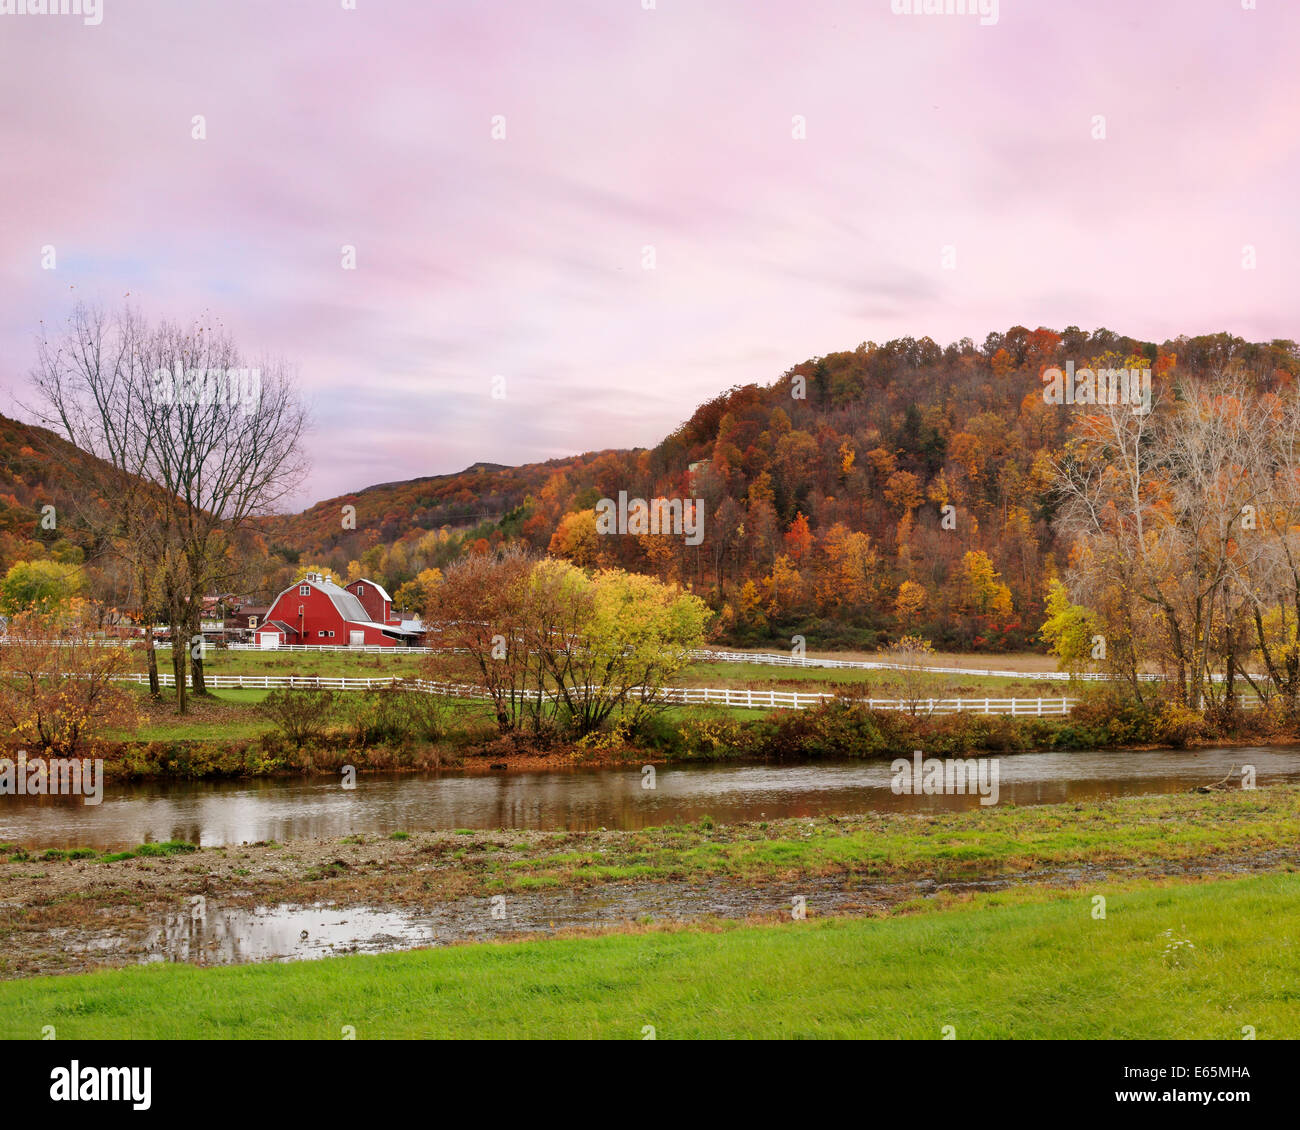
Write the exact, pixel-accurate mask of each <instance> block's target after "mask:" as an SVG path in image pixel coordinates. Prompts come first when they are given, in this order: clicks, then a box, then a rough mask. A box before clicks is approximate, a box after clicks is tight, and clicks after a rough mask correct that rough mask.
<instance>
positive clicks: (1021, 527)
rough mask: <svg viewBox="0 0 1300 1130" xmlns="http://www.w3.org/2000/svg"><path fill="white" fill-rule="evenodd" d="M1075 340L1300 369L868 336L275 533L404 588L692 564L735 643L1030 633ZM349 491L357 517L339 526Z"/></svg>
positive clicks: (1180, 370)
mask: <svg viewBox="0 0 1300 1130" xmlns="http://www.w3.org/2000/svg"><path fill="white" fill-rule="evenodd" d="M1070 360H1073V361H1074V362H1075V363H1076V365H1078V366H1086V365H1088V364H1089V363H1090V362H1094V361H1095V362H1097V363H1098V364H1099V365H1100V366H1101V367H1115V368H1118V367H1137V368H1150V369H1151V370H1152V371H1153V374H1154V382H1155V385H1156V388H1157V391H1159V390H1160V389H1161V388H1162V387H1166V386H1167V385H1168V384H1169V382H1171V381H1173V380H1175V379H1183V378H1194V377H1195V376H1197V375H1198V374H1208V373H1210V372H1212V371H1215V370H1217V369H1221V368H1224V367H1232V368H1237V369H1240V370H1242V371H1243V372H1245V373H1247V374H1249V375H1250V376H1251V377H1252V378H1253V379H1254V380H1255V381H1256V382H1257V383H1258V384H1259V385H1261V386H1267V385H1274V386H1276V385H1278V384H1281V383H1285V382H1290V381H1293V380H1295V378H1296V377H1297V375H1300V348H1297V346H1296V344H1295V343H1294V342H1292V341H1273V342H1247V341H1245V340H1244V339H1242V338H1239V337H1234V336H1233V335H1231V334H1227V333H1220V334H1212V335H1205V336H1201V337H1179V338H1175V339H1172V340H1169V341H1165V342H1159V343H1157V342H1152V341H1143V340H1141V339H1138V338H1132V337H1127V336H1125V335H1122V334H1118V333H1114V332H1112V331H1110V330H1106V329H1100V330H1096V331H1093V332H1087V331H1084V330H1081V329H1079V328H1078V327H1075V326H1070V327H1067V328H1066V329H1065V330H1062V331H1056V330H1051V329H1046V328H1042V327H1040V328H1038V329H1035V330H1031V329H1028V328H1026V327H1024V326H1013V327H1012V328H1011V329H1009V330H1008V331H1007V332H1006V333H998V332H995V333H991V334H989V335H988V336H987V337H986V338H985V340H984V342H983V343H982V344H981V345H976V344H975V343H974V342H973V341H971V340H970V339H964V340H962V341H960V342H955V343H953V344H950V345H948V346H946V347H944V346H940V345H938V344H937V343H936V342H934V341H932V340H931V339H929V338H920V339H915V338H901V339H898V340H895V341H890V342H886V343H885V344H883V345H877V344H876V343H874V342H864V343H863V344H861V345H859V346H858V347H857V348H856V349H852V350H847V351H843V352H839V353H830V354H826V355H825V356H821V357H815V358H811V359H809V360H807V361H804V362H801V363H800V364H797V365H795V366H793V367H792V368H791V369H789V370H788V371H787V372H786V373H784V374H782V375H780V376H779V377H778V378H777V379H776V380H774V381H772V382H771V383H770V384H749V385H744V386H742V387H737V388H733V389H730V390H728V391H727V392H725V393H722V394H721V395H719V396H716V397H714V398H713V399H711V400H709V401H708V402H707V403H705V404H702V405H700V406H699V407H697V408H696V409H695V410H694V411H693V413H692V414H691V415H690V417H689V418H688V419H687V420H686V421H685V423H683V424H682V425H681V426H680V427H679V428H677V429H676V430H675V431H673V432H672V433H671V434H670V435H668V436H666V437H665V438H664V439H663V440H662V441H661V442H660V443H659V444H658V445H657V446H655V447H654V448H652V449H650V450H637V451H618V450H605V451H598V452H591V453H587V454H584V455H575V456H574V457H572V458H570V459H560V460H551V461H548V462H546V463H534V464H527V465H524V466H520V467H501V466H498V465H493V464H486V465H475V466H474V467H470V468H467V469H466V470H465V471H462V472H460V473H459V474H456V475H442V476H434V477H430V478H421V479H414V480H410V481H408V482H401V483H388V484H382V485H379V486H376V487H371V488H368V489H366V490H364V491H358V492H356V493H355V494H350V495H342V496H340V497H338V498H333V499H329V500H327V501H325V502H322V503H318V504H317V505H315V506H313V507H311V508H310V509H309V510H307V511H306V512H304V513H303V514H300V515H295V516H293V517H291V518H288V519H285V520H283V521H281V522H277V524H276V529H275V531H274V533H268V539H269V540H270V541H271V542H272V548H273V550H275V549H279V550H280V551H282V552H283V553H285V554H286V556H287V555H293V556H294V559H295V560H296V559H297V557H298V556H300V555H306V556H309V557H311V558H312V559H316V560H318V562H319V563H321V564H326V565H329V566H330V567H332V568H335V569H337V570H338V571H340V572H342V571H344V570H345V569H347V568H348V566H349V563H351V562H356V563H357V565H358V566H359V567H360V568H361V569H363V570H364V572H365V573H366V575H369V576H374V577H376V578H377V579H379V580H381V581H382V582H383V583H384V584H385V585H387V586H388V587H389V589H390V591H396V590H397V588H398V587H400V586H401V585H402V584H404V583H405V582H407V581H410V580H411V579H412V578H413V577H414V576H415V575H416V574H418V573H419V572H420V571H421V570H423V569H426V568H430V567H443V566H445V565H446V563H447V562H448V561H449V560H452V559H454V557H455V556H457V555H458V554H460V553H463V552H465V551H466V550H467V549H471V548H473V547H474V546H476V545H481V544H487V545H492V544H501V543H504V542H507V541H522V542H525V543H527V544H529V545H531V546H532V547H533V548H535V549H536V550H538V551H539V552H550V553H553V554H558V555H560V556H564V557H568V558H570V559H571V560H574V561H577V562H579V563H581V564H585V565H615V566H619V567H622V568H627V569H632V570H637V571H644V572H648V573H653V574H656V575H659V576H661V577H664V578H668V579H676V580H678V581H680V582H682V583H683V584H686V585H688V586H690V587H691V588H693V589H694V590H695V591H696V592H698V593H700V594H701V595H705V596H707V597H708V598H709V599H710V601H711V602H712V603H713V605H714V607H715V608H717V609H718V610H719V612H720V613H722V616H721V620H722V622H723V625H724V628H725V631H726V634H727V637H728V638H730V639H731V640H733V641H735V642H746V641H749V642H759V641H770V642H777V641H784V643H785V645H786V646H788V642H789V639H790V638H791V637H792V636H794V635H804V636H806V637H807V638H808V639H809V640H812V639H814V638H815V639H817V640H819V641H820V642H821V643H822V645H823V646H826V645H833V644H835V643H841V644H844V645H846V646H871V645H872V644H873V643H875V642H878V641H879V640H880V639H881V638H890V637H891V636H894V635H896V634H898V633H899V632H901V631H903V630H911V631H916V632H919V633H921V634H924V635H925V636H927V638H930V639H933V640H934V641H935V642H936V643H937V644H942V645H947V646H952V647H963V648H976V649H1002V648H1011V647H1025V646H1029V645H1030V644H1031V643H1032V642H1033V641H1034V639H1035V633H1036V630H1037V627H1038V625H1039V624H1040V623H1041V613H1042V599H1043V593H1044V589H1045V585H1046V582H1047V580H1048V578H1050V577H1052V576H1054V575H1055V574H1056V572H1057V570H1058V569H1059V568H1063V567H1064V565H1065V563H1066V556H1067V553H1068V548H1069V547H1068V546H1061V545H1059V544H1058V543H1057V535H1056V533H1055V531H1054V528H1053V525H1052V521H1053V517H1054V514H1055V508H1056V500H1055V497H1054V495H1053V494H1052V490H1051V479H1050V466H1051V462H1052V460H1053V459H1055V458H1056V457H1058V456H1059V455H1060V453H1061V451H1062V450H1063V447H1064V444H1065V443H1066V441H1067V439H1068V437H1069V434H1070V429H1071V427H1072V426H1073V424H1074V423H1075V422H1076V421H1077V420H1078V418H1079V416H1078V414H1077V413H1075V412H1072V411H1071V410H1069V409H1066V408H1063V407H1061V406H1059V405H1053V404H1050V403H1048V402H1047V400H1046V399H1045V397H1044V395H1043V387H1044V386H1043V381H1042V373H1043V372H1044V370H1045V369H1048V368H1051V367H1063V366H1065V364H1066V362H1067V361H1070ZM1166 391H1168V389H1167V387H1166ZM620 490H626V491H627V492H628V495H629V497H633V498H636V497H641V498H653V497H658V496H664V497H670V498H695V499H699V500H700V501H701V505H702V512H703V513H704V516H705V522H704V540H703V543H702V544H701V545H699V546H688V545H686V544H685V543H684V541H683V539H681V538H638V537H635V536H633V537H623V538H602V537H597V536H595V527H594V514H593V513H592V507H594V505H595V504H596V502H597V501H598V500H599V499H601V498H615V497H617V495H618V492H619V491H620ZM349 504H351V505H354V506H355V507H356V529H355V530H346V529H344V528H342V524H341V507H343V506H345V505H349ZM945 507H949V508H951V509H950V510H949V511H945V509H944V508H945ZM945 513H950V514H951V515H952V521H951V522H950V524H948V525H946V526H945V525H944V524H943V515H944V514H945ZM953 523H955V524H953Z"/></svg>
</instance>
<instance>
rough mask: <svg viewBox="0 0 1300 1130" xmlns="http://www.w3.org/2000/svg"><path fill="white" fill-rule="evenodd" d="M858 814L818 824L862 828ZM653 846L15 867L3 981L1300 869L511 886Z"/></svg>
mask: <svg viewBox="0 0 1300 1130" xmlns="http://www.w3.org/2000/svg"><path fill="white" fill-rule="evenodd" d="M858 819H859V818H855V817H833V818H822V819H821V820H819V821H818V823H820V824H832V825H833V824H837V823H839V824H840V825H842V826H844V827H850V826H852V825H853V823H854V822H855V821H856V820H858ZM809 827H810V822H809V821H808V820H800V821H794V820H791V821H774V822H771V825H770V826H769V825H768V824H763V825H757V826H755V825H735V826H733V827H732V828H722V827H720V828H718V829H716V830H714V831H712V832H711V833H710V836H711V837H712V838H713V839H715V840H716V839H723V840H727V839H729V838H732V837H734V838H737V839H739V838H747V839H756V838H762V839H769V838H776V839H791V840H796V841H797V839H798V837H800V836H801V835H806V834H808V832H807V830H808V828H809ZM757 828H761V829H762V832H761V833H759V832H757V831H756V829H757ZM638 835H640V834H638V833H628V832H606V831H598V832H540V831H538V832H530V831H518V832H515V831H511V832H473V833H455V832H445V831H443V832H428V833H413V834H411V835H410V837H409V838H398V839H385V838H380V837H375V836H366V837H359V836H350V837H345V838H343V839H334V840H299V841H294V842H292V843H289V844H283V845H281V844H275V843H258V844H243V845H239V846H227V847H219V848H206V849H202V850H199V851H194V852H188V853H183V854H176V855H171V856H163V857H137V858H132V859H124V860H117V861H113V862H102V861H97V860H93V859H86V860H66V859H65V860H53V861H49V862H46V861H42V860H40V859H39V857H33V858H32V859H31V860H28V861H19V862H12V861H11V862H8V863H4V864H0V978H4V979H11V978H18V977H30V976H34V975H39V974H47V973H72V972H85V971H88V970H90V969H94V968H99V967H115V966H122V965H130V964H135V963H138V962H142V961H158V960H191V961H198V962H201V963H205V964H206V963H222V962H229V961H241V960H268V959H270V960H274V959H290V958H301V957H316V956H325V955H327V954H332V953H349V952H379V951H383V950H386V949H401V948H409V947H411V946H418V945H441V944H455V943H459V942H467V941H475V940H486V939H502V938H507V937H520V936H538V935H539V934H542V935H553V934H561V933H570V932H574V931H578V932H588V931H600V930H608V929H646V928H661V927H663V926H671V925H674V924H678V923H697V924H698V923H709V922H716V921H721V920H741V921H749V920H755V921H764V920H766V921H775V920H781V919H784V920H787V921H788V920H789V919H790V918H791V917H792V915H793V914H795V913H798V910H799V908H800V904H799V903H798V901H797V900H799V899H802V900H804V901H803V904H802V907H803V909H804V912H805V913H806V915H807V917H809V918H813V917H818V916H827V915H843V914H852V915H881V914H888V913H895V912H899V911H902V910H907V909H910V908H913V907H915V906H924V905H927V904H933V903H934V902H935V901H943V900H945V899H953V898H962V897H967V896H968V894H969V892H972V891H979V890H985V891H987V890H1001V889H1006V888H1009V887H1014V886H1026V885H1033V886H1038V887H1043V886H1046V887H1051V888H1074V887H1088V886H1092V887H1094V888H1095V886H1096V884H1098V883H1100V882H1111V883H1114V882H1117V881H1125V880H1130V879H1153V878H1154V879H1161V878H1173V879H1186V878H1189V877H1194V878H1209V877H1212V876H1231V875H1244V874H1252V873H1258V872H1263V871H1271V870H1277V869H1294V868H1295V867H1297V866H1300V845H1297V846H1296V847H1295V848H1289V847H1288V848H1283V849H1279V848H1277V847H1276V846H1273V847H1260V848H1258V849H1252V848H1249V847H1243V848H1239V849H1234V850H1233V851H1230V852H1223V851H1217V852H1212V853H1210V854H1209V855H1207V856H1205V857H1199V856H1198V857H1196V858H1192V859H1186V858H1184V859H1173V858H1171V859H1152V858H1147V859H1142V860H1119V861H1106V862H1105V863H1104V864H1097V863H1088V864H1081V865H1072V866H1065V867H1057V868H1054V869H1048V868H1040V867H1035V866H1032V865H1030V864H1025V863H1023V862H1021V863H1019V864H1017V865H1015V866H1009V865H1007V864H1006V863H1005V862H1004V863H1000V864H994V865H984V866H982V867H980V868H978V869H976V870H975V871H972V869H971V868H969V867H953V868H948V869H947V870H937V869H935V867H934V866H933V865H931V866H929V867H927V868H924V869H923V868H916V869H913V870H912V871H910V872H909V871H904V872H902V873H897V874H891V875H888V876H887V877H882V876H881V874H880V873H879V869H878V868H877V869H876V870H875V871H874V872H869V871H868V868H867V867H866V866H863V867H861V868H858V867H857V865H856V864H854V863H852V862H849V863H846V864H844V865H843V866H841V867H838V868H836V869H835V870H834V871H833V873H829V874H828V873H821V874H810V873H801V871H800V869H799V868H798V867H797V866H795V867H790V868H781V867H773V868H769V869H768V870H767V871H766V872H765V873H764V874H763V876H762V878H760V879H757V880H749V881H745V882H740V881H737V880H735V879H732V878H729V877H725V876H723V877H720V876H718V875H716V874H714V875H710V874H706V873H703V872H700V873H692V872H691V871H690V869H689V868H688V867H686V866H684V865H682V866H678V865H674V866H676V867H677V869H676V870H674V869H673V868H672V867H670V868H668V869H664V870H660V871H659V872H657V873H656V874H655V875H654V876H653V877H652V878H639V877H631V878H629V877H621V876H615V877H609V876H602V875H594V876H591V877H589V876H588V875H586V874H584V873H583V867H585V866H586V865H585V864H584V865H582V866H580V867H578V868H576V869H575V870H573V871H572V872H570V873H568V874H565V875H564V877H563V879H562V880H561V881H559V882H555V881H553V880H552V881H551V883H550V884H549V885H544V884H537V885H529V884H528V883H526V882H524V883H519V882H514V881H512V880H511V879H510V876H512V875H516V874H520V873H521V872H520V871H518V870H517V869H516V868H512V866H511V865H512V864H515V865H527V864H530V863H536V862H538V861H541V860H546V859H548V858H555V857H560V858H563V857H564V856H565V855H566V853H581V854H582V855H584V856H588V855H590V856H596V857H599V856H601V855H604V854H608V855H609V857H610V859H611V861H614V860H615V859H616V858H617V857H618V856H619V854H620V853H622V852H625V851H627V849H628V846H629V842H630V838H631V837H636V836H638ZM525 870H526V868H525Z"/></svg>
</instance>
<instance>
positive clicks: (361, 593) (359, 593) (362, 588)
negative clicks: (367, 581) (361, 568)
mask: <svg viewBox="0 0 1300 1130" xmlns="http://www.w3.org/2000/svg"><path fill="white" fill-rule="evenodd" d="M365 595H366V586H365V585H357V596H365Z"/></svg>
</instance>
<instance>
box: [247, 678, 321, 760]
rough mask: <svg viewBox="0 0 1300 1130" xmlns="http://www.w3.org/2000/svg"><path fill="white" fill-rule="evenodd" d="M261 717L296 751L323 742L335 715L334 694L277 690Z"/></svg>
mask: <svg viewBox="0 0 1300 1130" xmlns="http://www.w3.org/2000/svg"><path fill="white" fill-rule="evenodd" d="M257 710H258V713H259V714H261V715H262V717H263V718H265V719H266V720H267V721H268V722H270V723H271V725H273V726H274V727H275V728H276V729H277V730H278V731H279V732H280V733H281V734H283V735H284V737H285V739H286V740H287V741H288V742H289V744H290V745H292V746H293V748H294V749H297V750H300V749H302V748H303V746H305V745H307V744H308V743H309V742H313V741H317V740H319V739H320V738H321V737H322V736H323V735H324V733H325V731H326V730H327V729H328V728H329V724H330V720H331V718H332V717H333V714H334V694H333V692H332V691H306V690H276V691H272V692H271V693H270V694H269V695H267V696H266V698H264V699H263V700H262V702H261V703H260V704H259V705H258V708H257Z"/></svg>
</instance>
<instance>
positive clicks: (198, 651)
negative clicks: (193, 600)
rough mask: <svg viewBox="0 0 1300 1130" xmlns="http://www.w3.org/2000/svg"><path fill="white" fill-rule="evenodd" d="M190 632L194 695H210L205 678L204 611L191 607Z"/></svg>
mask: <svg viewBox="0 0 1300 1130" xmlns="http://www.w3.org/2000/svg"><path fill="white" fill-rule="evenodd" d="M188 630H189V633H190V636H189V638H190V646H189V648H188V650H189V656H190V672H191V675H192V678H193V683H194V693H195V694H202V695H206V694H207V693H208V684H207V681H206V680H205V679H204V677H203V646H202V640H203V612H202V609H201V608H199V607H196V606H194V605H191V607H190V611H189V624H188Z"/></svg>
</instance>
